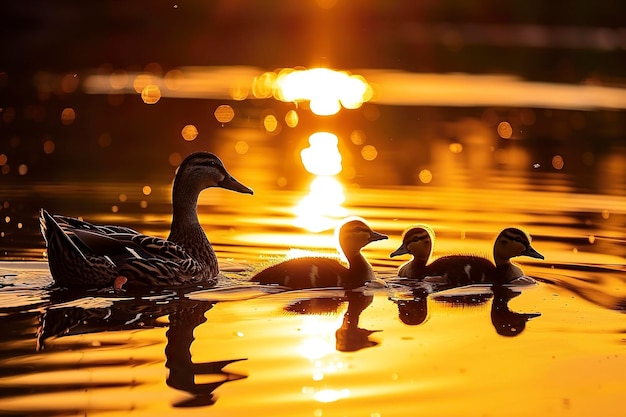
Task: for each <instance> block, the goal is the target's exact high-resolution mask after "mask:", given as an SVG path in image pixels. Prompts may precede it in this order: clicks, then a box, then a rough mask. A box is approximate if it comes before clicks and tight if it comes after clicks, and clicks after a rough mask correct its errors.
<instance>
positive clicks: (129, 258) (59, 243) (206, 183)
mask: <svg viewBox="0 0 626 417" xmlns="http://www.w3.org/2000/svg"><path fill="white" fill-rule="evenodd" d="M211 187H220V188H225V189H227V190H232V191H236V192H239V193H245V194H253V191H252V190H251V189H250V188H248V187H246V186H245V185H243V184H241V183H240V182H239V181H237V180H236V179H235V178H233V177H232V176H231V175H230V174H229V173H228V171H226V168H225V167H224V164H223V163H222V161H221V160H220V159H219V158H218V157H217V156H215V155H214V154H212V153H209V152H196V153H192V154H191V155H189V156H187V157H186V158H185V159H184V160H183V162H182V163H181V165H180V166H179V168H178V170H177V171H176V175H175V178H174V185H173V188H172V206H173V214H172V225H171V229H170V234H169V237H168V238H167V240H165V239H161V238H158V237H153V236H146V235H143V234H141V233H139V232H137V231H135V230H133V229H130V228H127V227H122V226H113V225H95V224H92V223H89V222H86V221H82V220H79V219H75V218H71V217H65V216H60V215H54V216H53V215H50V214H49V213H48V212H47V211H46V210H44V209H42V210H41V211H40V224H41V233H42V235H43V237H44V240H45V241H46V245H47V252H48V264H49V266H50V272H51V273H52V277H53V278H54V280H55V282H56V284H58V285H62V286H69V287H75V286H78V287H95V288H97V287H107V286H114V287H115V288H116V289H121V288H122V286H123V285H124V284H125V283H128V285H129V286H176V285H182V284H198V283H204V284H207V285H214V284H215V283H216V281H217V278H216V277H217V274H218V273H219V265H218V262H217V257H216V255H215V251H214V250H213V247H212V246H211V243H210V242H209V240H208V239H207V237H206V234H205V233H204V230H203V229H202V226H200V222H199V220H198V213H197V203H198V196H199V195H200V192H202V191H203V190H204V189H207V188H211Z"/></svg>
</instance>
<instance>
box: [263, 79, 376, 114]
mask: <svg viewBox="0 0 626 417" xmlns="http://www.w3.org/2000/svg"><path fill="white" fill-rule="evenodd" d="M369 89H370V87H369V86H368V84H367V82H366V81H365V79H364V78H363V77H360V76H356V75H349V74H348V73H346V72H342V71H333V70H330V69H327V68H313V69H309V70H291V69H289V70H287V69H285V70H283V71H281V72H280V73H279V74H278V76H277V78H276V88H275V92H274V95H275V97H276V98H277V99H279V100H282V101H288V102H298V101H309V102H310V108H311V111H312V112H313V113H314V114H317V115H319V116H329V115H333V114H336V113H337V112H339V110H340V109H341V107H342V106H343V107H344V108H347V109H356V108H359V107H360V106H361V105H362V104H363V102H364V101H367V100H368V98H367V96H368V91H369Z"/></svg>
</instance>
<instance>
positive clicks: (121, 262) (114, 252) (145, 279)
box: [74, 228, 203, 286]
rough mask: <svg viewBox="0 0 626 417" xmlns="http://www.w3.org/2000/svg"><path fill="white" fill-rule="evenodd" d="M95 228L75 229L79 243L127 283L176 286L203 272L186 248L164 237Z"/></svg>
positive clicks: (132, 284) (129, 284) (131, 284)
mask: <svg viewBox="0 0 626 417" xmlns="http://www.w3.org/2000/svg"><path fill="white" fill-rule="evenodd" d="M101 232H102V229H101V228H98V229H97V230H82V229H81V230H74V235H75V237H76V238H77V239H78V240H79V241H80V244H81V245H83V246H85V247H87V248H88V250H89V251H90V252H91V253H92V254H94V255H98V256H103V257H105V258H107V259H108V260H110V261H111V262H112V263H113V264H115V266H116V267H117V269H118V271H119V275H123V276H125V277H126V278H127V279H128V280H129V282H128V284H127V285H128V286H138V285H148V286H156V285H164V283H167V285H178V284H182V283H185V282H189V281H190V280H191V281H193V278H194V277H196V276H200V275H201V274H202V271H203V267H202V265H200V263H198V262H197V261H196V260H195V259H194V258H193V257H191V255H189V254H188V253H187V252H186V251H185V249H183V248H182V247H180V246H178V245H177V244H175V243H173V242H170V241H169V240H166V239H161V238H158V237H155V236H147V235H143V234H138V233H135V234H132V233H110V234H103V233H101Z"/></svg>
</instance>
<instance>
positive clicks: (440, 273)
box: [390, 225, 544, 286]
mask: <svg viewBox="0 0 626 417" xmlns="http://www.w3.org/2000/svg"><path fill="white" fill-rule="evenodd" d="M433 239H434V234H433V233H432V230H430V228H427V227H424V226H419V225H418V226H415V227H411V228H409V229H408V230H407V231H406V232H405V233H404V235H403V240H402V244H401V245H400V247H398V249H396V250H395V251H394V252H392V253H391V255H390V256H391V257H394V256H399V255H404V254H412V255H413V259H412V260H411V261H409V262H407V263H406V264H404V265H402V266H401V267H400V268H399V271H398V275H399V276H400V277H406V278H414V279H421V278H424V277H429V278H430V279H429V280H430V281H431V282H438V283H441V284H447V285H450V286H456V285H466V284H472V283H480V282H489V283H507V282H511V281H513V280H515V279H518V278H520V277H523V276H524V272H523V271H522V269H521V268H520V267H519V266H517V265H515V264H514V263H512V262H511V258H515V257H518V256H529V257H531V258H537V259H544V257H543V255H542V254H540V253H539V252H537V250H535V248H533V247H532V246H531V244H530V242H531V237H530V235H528V234H527V233H526V232H524V231H522V230H520V229H517V228H513V227H509V228H506V229H504V230H502V231H501V232H500V234H499V235H498V237H497V238H496V240H495V242H494V245H493V259H494V262H492V261H490V260H489V259H487V258H485V257H481V256H472V255H449V256H443V257H441V258H438V259H436V260H435V261H433V262H431V263H430V264H428V263H427V262H428V260H429V259H430V256H431V253H432V240H433ZM436 277H437V278H436Z"/></svg>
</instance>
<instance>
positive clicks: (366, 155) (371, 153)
mask: <svg viewBox="0 0 626 417" xmlns="http://www.w3.org/2000/svg"><path fill="white" fill-rule="evenodd" d="M361 156H362V157H363V159H365V160H366V161H373V160H374V159H376V158H377V157H378V150H377V149H376V147H375V146H374V145H365V146H364V147H363V148H362V149H361Z"/></svg>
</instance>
